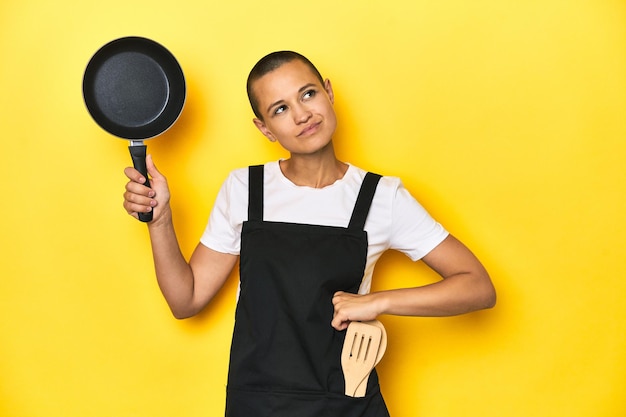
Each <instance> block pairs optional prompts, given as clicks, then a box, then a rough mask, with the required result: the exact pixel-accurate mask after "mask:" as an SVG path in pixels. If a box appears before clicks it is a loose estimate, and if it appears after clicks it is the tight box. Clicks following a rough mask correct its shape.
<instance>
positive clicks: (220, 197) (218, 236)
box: [200, 172, 247, 255]
mask: <svg viewBox="0 0 626 417" xmlns="http://www.w3.org/2000/svg"><path fill="white" fill-rule="evenodd" d="M240 182H241V179H240V178H238V176H237V175H236V172H232V173H231V174H230V175H229V176H228V178H227V179H226V181H224V183H223V184H222V186H221V188H220V190H219V192H218V194H217V198H216V200H215V203H214V205H213V209H212V210H211V214H210V216H209V222H208V224H207V226H206V228H205V230H204V233H203V234H202V237H201V238H200V243H202V244H203V245H204V246H206V247H208V248H210V249H213V250H215V251H218V252H222V253H229V254H232V255H239V251H240V247H241V225H242V219H239V220H238V219H237V217H238V216H237V214H238V213H237V208H238V207H241V202H237V201H234V200H236V199H237V198H239V199H241V198H242V196H241V195H240V194H241V193H237V192H236V190H235V188H236V187H238V186H241V185H242V184H239V183H240ZM244 186H245V187H246V189H247V184H245V185H244ZM244 204H245V207H247V201H246V202H244Z"/></svg>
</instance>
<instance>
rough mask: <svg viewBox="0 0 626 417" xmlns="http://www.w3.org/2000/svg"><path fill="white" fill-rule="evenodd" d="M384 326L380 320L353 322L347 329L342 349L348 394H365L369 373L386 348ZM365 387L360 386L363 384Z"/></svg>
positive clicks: (351, 395) (352, 395) (342, 365)
mask: <svg viewBox="0 0 626 417" xmlns="http://www.w3.org/2000/svg"><path fill="white" fill-rule="evenodd" d="M375 321H376V320H375ZM383 333H384V327H383V326H382V324H381V323H380V322H377V323H376V324H374V323H373V322H357V321H355V322H352V323H350V325H349V326H348V329H347V330H346V339H345V341H344V344H343V349H342V351H341V367H342V368H343V375H344V379H345V382H346V390H345V393H346V395H348V396H350V397H356V396H357V391H358V392H359V394H360V396H364V395H365V388H366V385H367V379H368V377H369V374H370V373H371V372H372V369H374V366H375V365H376V363H378V361H380V358H382V354H384V349H385V348H386V345H387V343H386V341H387V338H386V334H385V338H384V340H385V342H384V346H382V345H381V342H382V341H383ZM381 347H383V349H382V352H381V353H380V358H379V352H380V351H381ZM363 382H365V383H364V384H363V388H360V386H361V384H362V383H363Z"/></svg>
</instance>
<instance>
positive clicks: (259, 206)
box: [248, 165, 264, 221]
mask: <svg viewBox="0 0 626 417" xmlns="http://www.w3.org/2000/svg"><path fill="white" fill-rule="evenodd" d="M263 170H264V167H263V165H253V166H250V167H248V220H257V221H263Z"/></svg>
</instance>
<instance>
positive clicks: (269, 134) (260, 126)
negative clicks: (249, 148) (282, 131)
mask: <svg viewBox="0 0 626 417" xmlns="http://www.w3.org/2000/svg"><path fill="white" fill-rule="evenodd" d="M252 123H254V125H255V126H256V128H257V129H259V131H260V132H261V133H263V136H265V137H266V138H268V139H269V140H270V141H271V142H276V138H275V137H274V135H273V134H272V132H270V130H269V129H268V128H267V126H265V123H263V120H261V119H258V118H256V117H255V118H254V119H252Z"/></svg>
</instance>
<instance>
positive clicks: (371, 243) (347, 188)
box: [200, 161, 448, 294]
mask: <svg viewBox="0 0 626 417" xmlns="http://www.w3.org/2000/svg"><path fill="white" fill-rule="evenodd" d="M366 173H367V172H366V171H364V170H362V169H360V168H357V167H355V166H354V165H349V166H348V170H347V171H346V174H345V175H344V177H343V178H341V179H339V180H337V181H336V182H335V183H333V184H331V185H329V186H327V187H324V188H312V187H306V186H298V185H295V184H294V183H292V182H291V181H290V180H288V179H287V178H286V177H285V176H284V175H283V173H282V171H281V170H280V165H279V162H278V161H273V162H269V163H267V164H265V168H264V202H263V220H265V221H275V222H286V223H301V224H315V225H325V226H336V227H347V226H348V223H349V221H350V216H351V215H352V210H353V208H354V204H355V202H356V198H357V195H358V193H359V190H360V187H361V183H362V182H363V178H364V177H365V174H366ZM247 219H248V168H241V169H237V170H235V171H232V172H231V173H230V174H229V176H228V178H227V179H226V181H225V182H224V183H223V184H222V187H221V189H220V191H219V193H218V195H217V199H216V201H215V205H214V207H213V210H212V211H211V215H210V217H209V222H208V224H207V227H206V230H205V231H204V234H203V235H202V238H201V239H200V242H201V243H202V244H203V245H205V246H207V247H209V248H211V249H213V250H216V251H218V252H223V253H229V254H233V255H238V254H239V251H240V243H241V228H242V224H243V222H244V221H246V220H247ZM365 230H366V231H367V236H368V252H367V262H366V266H365V274H364V277H363V282H362V284H361V288H360V289H359V293H361V294H366V293H368V292H369V290H370V287H371V281H372V273H373V271H374V265H375V264H376V261H377V260H378V259H379V258H380V256H381V255H382V254H383V252H384V251H386V250H387V249H395V250H398V251H400V252H403V253H404V254H406V255H407V256H408V257H409V258H410V259H412V260H413V261H417V260H418V259H421V258H422V257H423V256H424V255H426V254H427V253H428V252H430V251H431V250H432V249H434V248H435V246H437V245H438V244H439V243H441V242H442V241H443V240H444V239H445V238H446V236H448V232H447V231H446V230H445V229H444V228H443V227H442V226H441V224H439V223H438V222H436V221H435V220H434V219H433V218H432V217H431V216H430V215H429V214H428V212H426V210H425V209H424V208H423V207H422V206H421V205H420V204H419V203H418V202H417V201H416V200H415V198H413V196H411V194H410V193H409V192H408V191H407V190H406V188H404V186H403V185H402V182H401V181H400V179H399V178H396V177H382V178H381V179H380V182H379V183H378V187H377V188H376V193H375V194H374V199H373V201H372V205H371V207H370V211H369V214H368V217H367V221H366V222H365Z"/></svg>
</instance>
